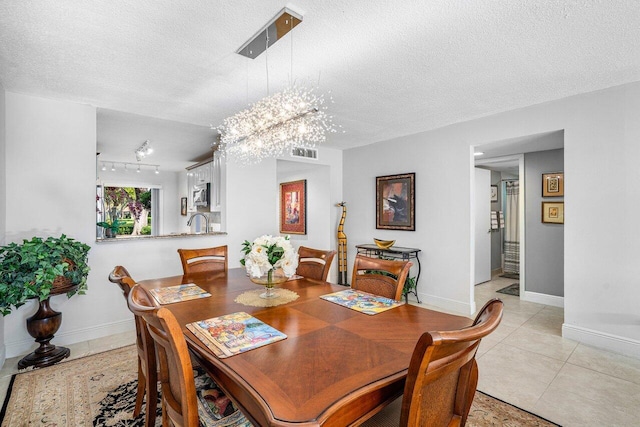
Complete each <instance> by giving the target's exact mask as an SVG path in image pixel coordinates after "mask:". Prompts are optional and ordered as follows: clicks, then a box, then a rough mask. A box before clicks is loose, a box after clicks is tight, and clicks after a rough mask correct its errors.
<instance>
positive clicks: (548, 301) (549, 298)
mask: <svg viewBox="0 0 640 427" xmlns="http://www.w3.org/2000/svg"><path fill="white" fill-rule="evenodd" d="M521 299H522V300H523V301H529V302H537V303H538V304H545V305H552V306H554V307H564V297H558V296H555V295H547V294H540V293H538V292H530V291H524V296H523V297H522V298H521Z"/></svg>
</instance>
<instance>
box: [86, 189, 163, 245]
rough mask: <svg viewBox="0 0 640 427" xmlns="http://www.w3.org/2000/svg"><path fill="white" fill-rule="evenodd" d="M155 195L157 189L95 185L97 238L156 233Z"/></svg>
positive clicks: (157, 222) (158, 192) (156, 211)
mask: <svg viewBox="0 0 640 427" xmlns="http://www.w3.org/2000/svg"><path fill="white" fill-rule="evenodd" d="M159 196H160V189H158V188H148V187H126V186H112V185H105V186H101V185H99V186H97V195H96V202H97V203H96V217H97V224H98V226H99V227H98V230H97V237H98V238H106V237H116V236H120V237H124V236H144V235H153V236H157V235H158V234H159V231H160V230H158V228H159V227H158V224H159V218H158V217H159V212H160V210H159V209H158V207H157V205H158V200H159Z"/></svg>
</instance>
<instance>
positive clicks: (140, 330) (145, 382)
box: [109, 265, 158, 427]
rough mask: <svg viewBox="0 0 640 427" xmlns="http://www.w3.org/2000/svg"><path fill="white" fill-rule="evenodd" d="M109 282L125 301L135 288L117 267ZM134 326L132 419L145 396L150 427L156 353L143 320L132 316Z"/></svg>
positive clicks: (155, 397) (153, 416)
mask: <svg viewBox="0 0 640 427" xmlns="http://www.w3.org/2000/svg"><path fill="white" fill-rule="evenodd" d="M109 281H110V282H112V283H115V284H117V285H118V286H120V289H122V293H123V294H124V299H125V301H126V300H127V297H128V296H129V292H130V291H131V288H133V287H134V286H135V284H136V283H135V281H134V280H133V279H132V278H131V275H130V274H129V272H128V271H127V269H126V268H124V267H122V266H120V265H118V266H116V267H115V268H114V269H113V271H111V273H109ZM134 320H135V325H136V349H137V350H138V388H137V390H136V404H135V407H134V410H133V416H134V418H135V417H137V416H138V415H140V411H141V410H142V402H143V400H144V396H145V394H146V395H147V408H146V412H145V418H144V425H145V427H151V426H154V425H155V422H156V411H157V408H158V373H157V365H156V352H155V345H154V344H153V339H152V338H151V335H149V331H148V330H147V328H146V325H145V323H144V320H143V319H142V318H141V317H139V316H134Z"/></svg>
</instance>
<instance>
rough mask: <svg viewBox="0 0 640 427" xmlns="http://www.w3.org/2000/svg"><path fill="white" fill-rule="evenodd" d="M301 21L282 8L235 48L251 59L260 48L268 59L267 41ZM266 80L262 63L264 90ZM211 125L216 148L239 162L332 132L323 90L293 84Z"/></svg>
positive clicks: (317, 141) (310, 143)
mask: <svg viewBox="0 0 640 427" xmlns="http://www.w3.org/2000/svg"><path fill="white" fill-rule="evenodd" d="M301 21H302V16H301V15H299V14H296V13H295V12H292V11H291V10H290V9H287V8H284V9H282V10H281V11H280V12H279V13H278V14H277V15H276V16H275V17H274V18H273V19H272V20H271V21H270V22H269V23H268V24H267V25H266V26H265V27H263V29H262V30H260V31H258V33H257V34H256V35H255V36H254V37H253V38H252V39H250V40H248V41H247V42H246V43H245V44H244V45H243V46H242V47H241V48H240V49H238V51H237V53H239V54H241V55H244V56H246V57H248V58H252V59H253V58H255V57H257V56H258V55H260V53H262V52H263V51H264V52H267V61H268V48H269V46H270V45H272V44H273V43H275V42H276V41H277V40H278V39H280V38H282V36H284V35H285V34H286V33H287V32H289V31H291V30H292V29H293V28H294V27H295V26H296V25H298V24H299V23H300V22H301ZM263 39H264V41H265V42H262V40H263ZM268 81H269V76H268V66H267V91H268V84H269V83H268ZM329 101H330V102H333V100H332V99H331V98H330V99H329ZM215 129H217V130H218V132H219V133H220V145H219V147H218V150H219V151H220V153H221V154H222V155H223V156H225V157H228V158H230V159H232V160H234V161H236V162H239V163H244V164H255V163H259V162H261V161H262V160H263V159H265V158H269V157H281V156H283V155H289V154H291V152H292V151H293V150H294V149H296V148H303V149H306V148H314V147H315V146H316V144H320V143H323V142H324V141H326V139H327V137H326V134H327V133H331V132H336V129H335V126H334V125H333V121H332V116H330V115H328V114H327V105H326V101H325V98H324V95H322V94H317V93H316V92H314V89H307V88H304V87H301V86H297V85H293V84H292V85H290V86H289V87H288V88H286V89H284V90H283V91H282V92H279V93H276V94H273V95H269V96H267V97H266V98H263V99H261V100H260V101H258V102H256V103H254V104H251V105H250V106H249V108H247V109H245V110H242V111H240V112H239V113H236V114H234V115H233V116H231V117H228V118H226V119H225V120H224V121H223V124H222V125H220V126H218V127H216V128H215Z"/></svg>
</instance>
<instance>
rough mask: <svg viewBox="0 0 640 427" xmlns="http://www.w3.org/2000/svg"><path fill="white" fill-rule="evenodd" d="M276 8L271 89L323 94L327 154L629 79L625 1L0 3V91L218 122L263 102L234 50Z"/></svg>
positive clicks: (632, 7)
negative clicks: (310, 88)
mask: <svg viewBox="0 0 640 427" xmlns="http://www.w3.org/2000/svg"><path fill="white" fill-rule="evenodd" d="M285 5H287V6H289V7H291V8H292V9H294V10H296V11H298V12H300V13H302V14H303V16H304V19H303V22H302V23H301V24H300V25H299V26H298V27H297V28H296V29H294V30H293V32H292V33H291V34H293V39H292V38H291V34H289V35H287V36H285V37H284V38H283V39H282V40H280V41H279V42H278V43H276V45H275V46H274V47H273V48H270V49H269V51H268V57H269V61H268V66H269V89H270V92H271V93H274V92H275V91H278V90H280V89H282V88H283V87H284V86H285V85H287V84H288V82H289V79H290V74H291V70H293V79H294V80H295V81H296V82H299V83H305V84H312V85H315V84H318V85H319V88H320V91H322V92H325V93H330V95H331V96H332V97H333V99H334V103H333V104H331V106H330V108H331V112H332V114H333V116H334V121H335V122H336V123H338V124H340V125H341V126H342V130H344V131H345V132H344V133H339V134H332V135H330V137H329V141H328V142H327V145H329V146H333V147H337V148H347V147H353V146H359V145H363V144H369V143H373V142H377V141H381V140H385V139H389V138H393V137H397V136H401V135H407V134H412V133H416V132H420V131H424V130H428V129H433V128H437V127H441V126H445V125H448V124H451V123H456V122H459V121H464V120H468V119H471V118H476V117H480V116H484V115H488V114H493V113H497V112H500V111H506V110H510V109H514V108H519V107H523V106H527V105H531V104H536V103H541V102H545V101H549V100H553V99H558V98H562V97H565V96H569V95H573V94H577V93H583V92H589V91H593V90H597V89H603V88H607V87H611V86H615V85H619V84H623V83H628V82H632V81H638V80H640V49H638V40H640V25H639V23H640V4H639V3H638V1H637V0H626V1H625V0H609V1H604V0H602V1H596V0H592V1H585V0H573V1H559V0H558V1H555V0H546V1H543V0H540V1H533V0H528V1H513V0H474V1H469V0H458V1H452V0H449V1H444V0H432V1H425V0H419V1H407V0H403V1H402V2H400V1H397V0H387V1H365V0H361V1H355V0H352V1H338V0H298V1H296V2H293V3H289V4H286V3H283V2H282V1H272V0H260V1H257V0H256V1H220V0H209V1H205V2H203V1H194V0H170V1H169V0H136V1H122V0H117V1H95V0H94V1H89V0H64V1H54V0H50V1H42V0H37V1H36V0H31V1H29V0H27V1H25V0H2V1H0V82H2V84H3V86H4V87H5V89H6V90H7V91H11V92H17V93H25V94H33V95H39V96H43V97H49V98H63V99H68V100H73V101H78V102H83V103H89V104H91V105H95V106H97V107H100V108H104V109H108V110H116V111H123V112H129V113H135V114H138V115H143V116H151V117H156V118H162V119H168V120H172V121H178V122H186V123H191V124H197V125H201V126H208V125H209V124H213V125H218V124H220V123H221V122H222V120H223V119H224V118H225V117H227V116H229V115H231V114H234V113H235V112H237V111H239V110H240V109H242V108H244V107H245V106H246V105H247V103H249V102H254V101H256V100H258V99H259V98H261V97H263V96H265V95H266V93H267V81H266V63H265V55H264V54H263V55H261V56H260V57H258V58H257V59H255V60H250V59H247V58H245V57H242V56H240V55H238V54H236V53H234V52H235V50H236V49H237V48H239V47H240V46H241V45H242V44H243V43H244V42H245V41H246V40H247V39H249V38H250V37H251V36H252V35H253V34H254V33H255V32H256V31H257V30H258V29H260V28H261V27H262V26H263V25H264V24H265V23H266V22H267V21H268V20H269V19H271V18H272V17H273V16H274V15H275V14H276V13H277V12H278V11H279V10H280V9H281V8H282V7H284V6H285ZM292 52H293V54H292ZM145 139H147V138H145ZM140 142H141V141H140ZM134 148H135V147H134Z"/></svg>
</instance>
